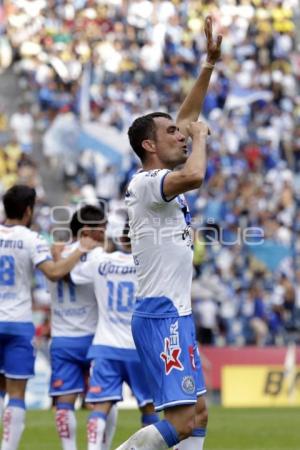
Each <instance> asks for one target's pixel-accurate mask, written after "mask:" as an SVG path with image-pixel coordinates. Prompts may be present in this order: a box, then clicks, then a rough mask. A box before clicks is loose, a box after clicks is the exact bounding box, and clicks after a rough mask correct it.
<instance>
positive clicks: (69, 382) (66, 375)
mask: <svg viewBox="0 0 300 450" xmlns="http://www.w3.org/2000/svg"><path fill="white" fill-rule="evenodd" d="M50 362H51V380H50V395H51V396H55V397H57V396H62V395H68V394H74V393H79V392H83V391H84V388H85V369H86V364H85V362H84V361H82V360H81V358H78V354H77V349H76V348H72V347H70V348H69V347H59V346H56V345H55V346H52V345H51V347H50Z"/></svg>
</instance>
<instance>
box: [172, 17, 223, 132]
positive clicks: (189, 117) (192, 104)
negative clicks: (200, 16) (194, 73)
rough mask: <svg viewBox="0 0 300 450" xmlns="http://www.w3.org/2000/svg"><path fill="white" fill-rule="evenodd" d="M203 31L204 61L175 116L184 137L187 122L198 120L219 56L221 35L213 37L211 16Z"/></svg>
mask: <svg viewBox="0 0 300 450" xmlns="http://www.w3.org/2000/svg"><path fill="white" fill-rule="evenodd" d="M204 31H205V36H206V42H207V58H206V62H205V63H204V64H203V66H202V70H201V73H200V75H199V77H198V78H197V80H196V82H195V84H194V86H193V87H192V89H191V91H190V92H189V94H188V95H187V97H186V98H185V100H184V101H183V103H182V105H181V107H180V109H179V113H178V115H177V118H176V123H177V125H178V127H179V129H180V131H181V133H183V134H184V135H185V136H186V137H187V136H188V130H187V127H188V125H189V123H190V122H193V121H196V120H198V117H199V114H200V112H201V109H202V105H203V102H204V99H205V95H206V92H207V89H208V85H209V81H210V77H211V75H212V71H213V69H214V65H215V63H216V62H217V61H218V59H219V58H220V56H221V43H222V36H221V35H218V36H217V39H216V40H215V39H214V38H213V29H212V18H211V16H208V17H207V18H206V19H205V26H204Z"/></svg>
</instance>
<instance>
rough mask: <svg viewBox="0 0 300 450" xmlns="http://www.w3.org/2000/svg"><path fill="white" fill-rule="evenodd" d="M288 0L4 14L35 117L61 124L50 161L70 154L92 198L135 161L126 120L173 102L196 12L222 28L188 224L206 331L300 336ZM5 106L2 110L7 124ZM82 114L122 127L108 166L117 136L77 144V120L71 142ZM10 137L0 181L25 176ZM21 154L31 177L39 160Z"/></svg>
mask: <svg viewBox="0 0 300 450" xmlns="http://www.w3.org/2000/svg"><path fill="white" fill-rule="evenodd" d="M33 4H34V6H32V5H33ZM219 4H220V5H219ZM296 7H297V1H295V0H282V1H280V0H270V1H266V0H254V1H248V0H241V1H235V0H224V1H222V2H217V1H210V0H206V1H202V2H196V1H184V2H182V1H176V0H173V1H171V0H164V1H159V2H158V1H153V2H152V1H150V0H134V1H131V2H127V1H122V0H105V1H102V0H98V1H97V0H91V1H85V0H77V1H73V2H69V1H67V0H61V1H46V0H32V1H30V2H27V1H24V0H23V1H22V2H20V1H18V0H12V1H11V2H10V3H9V5H8V6H7V9H6V10H4V11H3V10H2V13H0V16H1V17H3V18H2V20H1V19H0V36H1V38H2V40H4V39H6V47H5V46H4V45H3V46H2V47H1V48H2V49H3V48H6V49H7V45H10V48H11V50H12V55H13V67H14V71H15V73H16V74H17V75H18V79H19V85H20V89H22V90H23V96H24V98H25V99H26V100H27V101H29V102H30V103H31V114H33V115H34V117H35V119H36V124H37V125H38V129H39V130H42V132H43V131H46V130H47V132H48V131H49V128H51V126H52V127H53V126H54V122H55V126H56V127H57V128H55V130H58V132H59V133H60V135H59V140H58V141H57V140H55V141H53V140H52V141H51V139H53V137H51V136H50V138H49V134H47V133H45V139H44V153H45V156H46V157H47V158H49V160H50V161H51V164H53V165H55V164H56V165H57V167H58V170H60V165H59V164H58V161H61V156H62V155H63V154H64V155H67V157H66V158H65V159H64V160H63V168H62V171H63V174H64V179H65V181H66V184H65V189H68V191H69V193H70V195H69V198H74V197H76V196H77V197H80V196H81V195H82V194H83V193H84V192H86V190H87V186H89V187H88V193H89V198H90V197H93V198H95V197H101V198H106V199H108V200H109V201H111V204H112V205H113V204H114V203H115V202H114V201H117V200H118V199H119V198H122V195H123V193H124V187H125V186H126V183H127V182H128V180H129V178H130V176H131V175H132V173H133V172H134V170H135V169H136V168H137V166H138V162H137V161H136V160H135V159H134V157H133V156H129V155H130V153H129V152H128V144H127V141H124V135H125V133H126V130H127V128H128V126H129V124H130V123H131V122H132V120H133V119H134V118H135V117H136V116H138V115H140V114H141V113H146V112H148V111H152V110H160V109H163V110H167V111H169V112H171V113H173V112H174V111H176V110H177V108H178V105H179V103H180V102H181V100H182V98H183V97H184V95H185V93H186V92H187V90H188V89H189V87H190V85H191V83H192V81H193V79H194V78H195V76H196V74H197V72H198V70H199V67H200V61H201V59H202V58H203V57H204V52H205V48H204V42H203V40H202V37H201V36H202V34H201V33H202V26H203V18H204V17H205V15H206V14H208V13H209V14H211V15H212V16H213V18H214V22H215V24H216V31H221V32H222V34H223V35H224V39H223V57H222V61H220V62H219V63H218V65H217V68H216V69H215V73H214V76H213V79H212V83H211V89H210V92H209V94H208V95H207V98H206V101H205V104H204V109H203V114H204V116H205V118H206V120H207V121H208V122H209V124H210V127H211V129H212V137H211V139H210V144H209V162H208V169H207V176H206V183H205V186H204V187H203V188H201V191H200V192H193V193H191V194H190V195H189V203H190V207H191V210H192V215H193V217H194V223H193V224H194V228H195V230H196V242H195V259H194V263H195V279H194V282H193V305H194V312H195V317H196V322H197V326H198V337H199V340H200V342H203V343H206V344H216V345H226V344H227V345H249V344H256V345H272V344H284V343H287V342H288V341H290V340H295V339H298V340H299V333H298V337H297V331H298V332H299V329H300V289H299V279H300V258H299V256H300V214H299V208H298V207H299V201H300V163H299V161H300V134H299V133H300V131H299V130H300V96H299V82H300V60H299V53H298V54H297V52H296V49H297V40H296V25H295V19H296V17H295V8H296ZM1 33H2V35H1ZM3 42H4V41H3ZM7 42H9V44H8V43H7ZM298 45H299V44H298ZM1 51H3V50H1ZM6 54H7V51H6ZM0 60H1V58H0ZM2 113H4V112H2ZM6 119H7V118H5V115H4V114H2V116H1V121H0V125H1V124H2V128H3V127H4V128H5V127H6V128H7V125H5V120H6ZM60 119H61V120H60ZM80 120H81V125H80ZM86 122H88V123H89V124H92V125H95V124H96V125H97V124H99V128H100V127H103V128H101V129H104V127H106V128H107V130H111V133H112V134H114V135H115V136H116V137H118V136H120V140H121V141H122V140H123V141H122V142H123V144H122V145H123V147H124V148H122V149H121V151H123V153H122V152H121V163H120V161H119V160H117V164H116V166H114V164H115V162H116V159H113V158H112V156H113V155H115V153H114V152H113V151H115V152H116V154H120V149H119V148H117V144H116V148H114V147H113V148H112V151H111V153H109V152H110V149H111V146H112V144H110V146H109V147H108V148H107V147H105V145H106V144H104V143H103V142H100V143H99V142H98V146H99V148H95V150H97V151H95V152H91V151H90V150H91V148H92V142H91V140H83V141H81V147H77V145H75V143H76V142H77V139H76V133H75V134H74V136H75V138H72V139H73V140H71V144H70V142H67V143H66V140H68V139H67V138H66V136H67V137H68V136H70V134H72V130H73V131H74V130H75V131H76V126H77V125H78V128H80V127H82V129H83V124H85V123H86ZM92 125H91V126H92ZM4 128H3V129H4ZM52 130H53V129H52ZM70 130H71V131H70ZM1 133H2V131H1ZM74 136H73V137H74ZM81 137H82V136H81ZM102 137H103V136H102ZM49 139H50V140H49ZM55 139H56V138H55ZM117 140H118V139H117V138H115V141H117ZM100 141H101V140H100ZM53 142H55V143H56V144H57V143H58V144H59V145H58V146H54V145H53ZM49 143H50V144H49ZM51 143H52V145H51ZM19 144H20V145H21V146H22V142H21V143H19ZM19 144H18V143H17V142H15V141H10V142H8V143H6V144H5V146H2V145H1V147H2V148H1V153H0V177H1V180H0V181H1V187H2V189H3V190H4V189H5V188H7V187H8V186H9V185H10V184H12V183H14V182H15V180H16V177H19V178H20V177H21V179H22V180H23V179H24V178H22V177H24V176H25V175H23V172H24V170H25V169H24V165H23V164H21V163H20V161H21V162H22V161H23V160H25V161H28V159H29V160H30V161H31V157H28V156H26V155H25V156H24V154H23V155H22V156H19V153H20V147H19ZM75 147H76V149H75ZM96 147H97V145H96ZM104 147H105V148H106V152H105V149H104ZM66 149H67V150H66ZM23 151H24V149H23ZM25 151H26V150H25ZM99 155H101V157H100V156H99ZM20 158H21V159H20ZM16 160H19V163H18V164H19V169H18V170H17V169H16V167H17V166H16V164H17V163H16ZM12 166H13V167H14V168H13V169H11V168H10V167H12ZM28 167H30V170H31V171H33V172H34V175H35V176H36V177H38V168H37V169H36V167H35V166H34V163H33V162H31V163H30V164H29V163H28V164H26V170H27V171H28V170H29V169H28ZM21 168H22V171H23V172H22V171H21ZM20 171H21V173H20ZM27 177H28V179H32V175H29V176H28V174H27ZM101 177H102V178H101ZM99 179H100V180H101V179H105V185H104V186H103V183H102V185H101V183H99ZM116 180H117V185H116ZM38 184H39V185H40V182H38ZM108 185H109V186H111V187H110V189H109V190H108V191H107V189H105V187H107V186H108ZM82 188H84V189H85V191H84V190H82ZM40 217H41V219H40V224H41V227H42V228H44V226H45V225H46V230H45V231H48V230H49V225H50V224H49V222H48V220H47V219H46V218H45V216H43V214H42V215H41V216H40Z"/></svg>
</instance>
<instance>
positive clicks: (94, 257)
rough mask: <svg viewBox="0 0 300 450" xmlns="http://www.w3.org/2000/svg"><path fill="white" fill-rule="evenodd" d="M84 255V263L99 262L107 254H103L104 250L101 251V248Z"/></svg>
mask: <svg viewBox="0 0 300 450" xmlns="http://www.w3.org/2000/svg"><path fill="white" fill-rule="evenodd" d="M85 255H86V258H85V259H86V261H99V260H102V259H105V257H106V255H108V253H106V252H105V250H104V249H103V247H96V248H94V249H93V250H91V251H90V252H88V253H85Z"/></svg>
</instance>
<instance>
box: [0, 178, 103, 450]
mask: <svg viewBox="0 0 300 450" xmlns="http://www.w3.org/2000/svg"><path fill="white" fill-rule="evenodd" d="M35 197H36V193H35V190H34V189H32V188H30V187H28V186H23V185H16V186H13V187H11V188H10V189H9V190H8V191H7V192H6V193H5V194H4V197H3V204H4V210H5V214H6V220H5V223H4V224H3V225H0V372H1V373H2V374H3V375H1V385H3V380H5V390H6V392H7V394H8V396H9V402H8V405H7V407H6V408H5V410H4V415H3V437H2V444H1V450H16V449H17V448H18V445H19V441H20V438H21V435H22V432H23V429H24V420H25V403H24V397H25V389H26V384H27V380H28V378H30V377H32V376H33V375H34V343H33V341H34V326H33V323H32V306H31V301H32V300H31V285H32V279H33V269H34V266H36V267H38V268H39V269H40V270H41V271H42V272H43V273H44V274H45V275H46V276H47V278H49V279H51V280H53V281H55V280H59V279H60V278H62V277H64V276H65V275H66V274H67V273H69V272H70V270H71V269H72V268H73V266H74V265H75V264H76V263H77V262H78V261H79V259H80V257H81V256H82V255H83V254H84V253H86V252H87V251H88V250H90V249H92V248H94V247H95V242H94V241H92V240H91V239H86V238H82V239H81V241H80V246H79V247H78V248H77V249H76V250H74V251H73V252H72V253H71V254H70V255H69V256H68V258H66V259H64V260H61V261H58V262H54V261H52V257H51V253H50V249H49V246H48V244H47V242H46V241H45V240H44V239H43V238H41V237H40V236H39V235H38V234H37V233H36V232H34V231H31V230H30V229H29V227H30V225H31V221H32V216H33V208H34V204H35ZM3 377H4V378H3Z"/></svg>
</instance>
